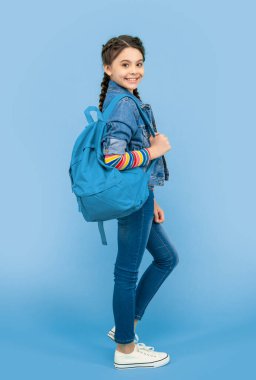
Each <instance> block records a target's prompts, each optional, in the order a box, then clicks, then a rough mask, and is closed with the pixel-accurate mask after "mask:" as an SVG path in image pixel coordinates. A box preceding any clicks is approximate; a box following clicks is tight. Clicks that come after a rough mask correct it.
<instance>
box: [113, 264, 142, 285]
mask: <svg viewBox="0 0 256 380" xmlns="http://www.w3.org/2000/svg"><path fill="white" fill-rule="evenodd" d="M137 280H138V270H132V269H128V268H122V267H120V266H118V265H115V270H114V281H115V283H116V284H118V285H119V286H120V287H124V288H126V289H127V288H134V287H136V283H137Z"/></svg>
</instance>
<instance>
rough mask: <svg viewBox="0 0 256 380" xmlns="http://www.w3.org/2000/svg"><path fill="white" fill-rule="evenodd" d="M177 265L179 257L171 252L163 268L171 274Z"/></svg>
mask: <svg viewBox="0 0 256 380" xmlns="http://www.w3.org/2000/svg"><path fill="white" fill-rule="evenodd" d="M178 263H179V256H178V254H177V253H176V252H173V251H172V252H171V254H170V255H169V256H168V258H166V259H165V261H164V264H163V266H164V267H165V268H167V270H169V272H171V271H172V270H173V269H174V268H175V267H176V266H177V265H178Z"/></svg>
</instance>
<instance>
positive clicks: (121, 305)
mask: <svg viewBox="0 0 256 380" xmlns="http://www.w3.org/2000/svg"><path fill="white" fill-rule="evenodd" d="M153 219H154V191H152V190H149V196H148V198H147V200H146V202H145V203H144V204H143V206H142V207H141V208H140V209H139V210H137V211H135V212H134V213H132V214H130V215H128V216H125V217H122V218H118V219H117V221H118V252H117V257H116V262H115V269H114V292H113V313H114V319H115V342H117V343H121V344H122V343H123V344H126V343H131V342H133V340H134V338H135V333H134V319H139V320H140V319H141V318H142V316H143V314H144V312H145V309H146V307H147V305H148V304H149V302H150V301H151V299H152V298H153V296H154V295H155V294H156V292H157V290H158V289H159V288H160V286H161V285H162V283H163V282H164V280H165V279H166V277H167V276H168V275H169V274H170V273H171V271H172V270H173V268H174V267H175V266H176V265H177V264H178V262H179V258H178V254H177V251H176V249H175V248H174V246H173V245H172V243H171V242H170V240H169V238H168V235H167V233H166V232H165V230H164V228H163V226H162V224H161V223H156V222H154V220H153ZM146 248H147V250H148V251H149V252H150V254H151V255H152V256H153V261H152V263H151V264H150V265H149V267H148V268H147V269H146V271H145V272H144V273H143V275H142V276H141V278H140V281H139V283H138V286H137V287H136V284H137V280H138V271H139V266H140V263H141V261H142V257H143V254H144V251H145V249H146Z"/></svg>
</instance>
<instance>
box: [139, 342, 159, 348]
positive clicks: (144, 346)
mask: <svg viewBox="0 0 256 380" xmlns="http://www.w3.org/2000/svg"><path fill="white" fill-rule="evenodd" d="M137 346H139V347H140V348H142V349H144V350H154V349H155V348H154V347H152V346H146V344H145V343H142V342H140V343H137Z"/></svg>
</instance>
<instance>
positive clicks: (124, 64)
mask: <svg viewBox="0 0 256 380" xmlns="http://www.w3.org/2000/svg"><path fill="white" fill-rule="evenodd" d="M127 65H129V64H128V63H123V64H122V66H127ZM138 65H141V66H143V63H142V62H141V63H138V64H137V66H138Z"/></svg>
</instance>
